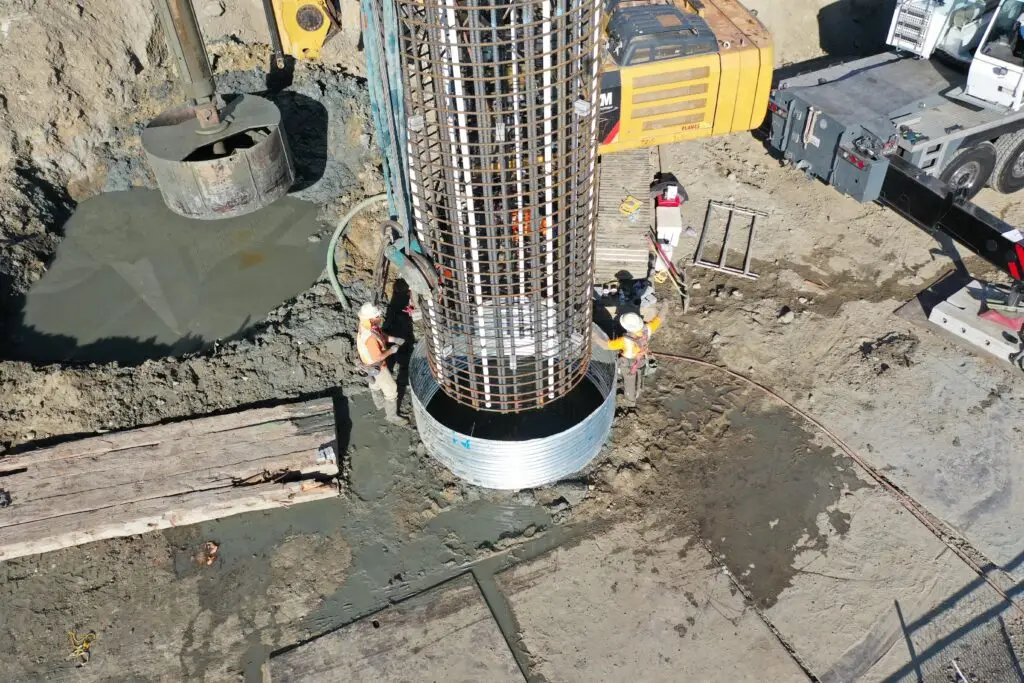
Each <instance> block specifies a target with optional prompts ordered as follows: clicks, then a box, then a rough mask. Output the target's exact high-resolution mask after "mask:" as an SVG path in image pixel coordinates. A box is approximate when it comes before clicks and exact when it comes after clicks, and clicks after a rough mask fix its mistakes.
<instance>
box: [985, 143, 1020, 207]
mask: <svg viewBox="0 0 1024 683" xmlns="http://www.w3.org/2000/svg"><path fill="white" fill-rule="evenodd" d="M989 185H991V186H992V189H994V190H995V191H996V192H1002V193H1003V194H1010V193H1011V192H1016V191H1017V190H1019V189H1021V188H1024V130H1018V131H1017V132H1016V133H1008V134H1006V135H1003V136H1002V137H1000V138H999V139H998V140H996V167H995V169H994V170H993V171H992V177H991V178H990V179H989Z"/></svg>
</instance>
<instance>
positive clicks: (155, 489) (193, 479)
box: [0, 446, 338, 533]
mask: <svg viewBox="0 0 1024 683" xmlns="http://www.w3.org/2000/svg"><path fill="white" fill-rule="evenodd" d="M316 448H317V446H313V447H312V448H306V449H303V450H301V451H298V452H291V453H285V454H279V455H274V456H271V457H268V458H262V459H259V460H249V461H246V462H244V463H241V464H238V463H231V464H229V465H226V466H223V467H220V466H218V467H214V468H209V469H205V470H199V471H197V472H186V473H181V474H175V475H172V476H169V477H156V478H153V479H145V480H139V481H137V482H135V483H134V484H129V485H127V486H124V485H120V484H119V485H114V486H98V487H95V488H88V489H84V490H80V491H75V492H73V493H68V494H65V495H59V494H58V495H53V496H49V497H44V498H36V499H29V500H25V499H24V494H21V495H19V496H18V498H17V500H16V502H17V504H16V505H11V506H10V507H8V508H6V509H4V510H0V529H4V528H7V527H14V526H18V525H20V524H27V523H29V522H34V521H37V520H43V519H50V518H53V517H64V516H66V515H73V514H75V513H80V512H88V511H90V510H101V509H103V508H107V507H112V506H113V505H115V504H125V503H137V502H139V501H143V500H150V499H159V498H165V497H167V496H173V495H176V494H179V493H181V492H183V491H208V490H210V489H218V488H230V487H231V486H232V485H233V483H232V482H234V481H235V480H236V479H242V480H244V479H247V478H249V477H254V476H256V475H260V474H261V473H262V472H264V471H267V472H271V473H274V472H280V471H281V470H282V469H286V470H288V471H289V472H302V473H307V474H308V473H312V472H317V473H320V474H323V475H326V476H331V477H334V476H337V475H338V467H337V465H334V464H331V465H329V466H324V465H317V463H316ZM12 495H13V494H12ZM0 533H2V532H0Z"/></svg>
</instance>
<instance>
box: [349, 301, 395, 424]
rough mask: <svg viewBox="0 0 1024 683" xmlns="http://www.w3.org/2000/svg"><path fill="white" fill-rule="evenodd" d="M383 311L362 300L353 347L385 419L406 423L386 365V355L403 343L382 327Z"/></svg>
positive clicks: (375, 402)
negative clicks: (399, 408) (399, 409)
mask: <svg viewBox="0 0 1024 683" xmlns="http://www.w3.org/2000/svg"><path fill="white" fill-rule="evenodd" d="M383 317H384V314H383V312H382V311H381V310H380V308H378V307H377V306H376V305H375V304H372V303H365V304H363V305H362V306H361V307H360V308H359V330H358V331H357V332H356V350H357V351H359V359H360V360H361V361H362V362H363V371H364V372H365V373H366V376H367V382H368V384H369V385H370V395H371V396H372V397H373V402H374V405H376V406H377V407H378V408H381V407H383V408H384V414H385V415H386V416H387V420H388V422H390V423H391V424H394V425H405V424H408V421H407V420H406V419H405V418H404V417H401V416H400V415H399V414H398V385H397V384H396V383H395V378H394V376H393V375H392V374H391V370H390V369H389V368H388V358H390V357H391V356H393V355H395V354H396V353H397V352H398V349H399V348H400V347H401V346H402V344H404V343H405V340H404V339H401V338H400V337H392V336H390V335H388V334H386V333H385V332H384V331H383V330H382V329H381V327H380V326H381V323H382V320H383Z"/></svg>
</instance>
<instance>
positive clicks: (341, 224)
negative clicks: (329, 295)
mask: <svg viewBox="0 0 1024 683" xmlns="http://www.w3.org/2000/svg"><path fill="white" fill-rule="evenodd" d="M387 198H388V195H387V193H386V192H384V193H381V194H375V195H373V196H371V197H367V198H366V199H363V200H362V201H360V202H359V203H358V204H356V205H355V206H353V207H352V208H351V209H349V210H348V213H346V214H345V215H344V216H342V217H341V220H340V221H338V227H336V228H335V229H334V234H333V235H331V242H330V244H328V245H327V267H326V270H327V279H329V280H330V281H331V289H333V290H334V296H336V297H338V301H339V302H340V303H341V307H342V308H348V298H346V296H345V293H344V292H342V291H341V283H339V282H338V270H337V266H336V265H335V262H334V253H335V251H337V249H338V242H339V241H340V240H341V237H342V235H344V234H345V231H347V230H348V224H349V223H350V222H351V221H352V219H353V218H355V217H356V214H358V213H359V212H360V211H362V210H363V209H365V208H366V207H368V206H371V205H373V204H376V203H377V202H383V201H387Z"/></svg>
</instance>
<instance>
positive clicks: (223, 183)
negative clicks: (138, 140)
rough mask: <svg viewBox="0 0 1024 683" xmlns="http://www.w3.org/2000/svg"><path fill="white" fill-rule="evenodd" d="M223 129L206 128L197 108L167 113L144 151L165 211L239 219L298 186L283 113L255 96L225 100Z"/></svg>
mask: <svg viewBox="0 0 1024 683" xmlns="http://www.w3.org/2000/svg"><path fill="white" fill-rule="evenodd" d="M220 116H221V123H220V124H218V125H214V126H211V127H208V128H203V127H201V126H200V124H199V120H198V119H197V118H196V116H195V109H194V108H192V107H179V108H176V109H171V110H169V111H166V112H163V113H162V114H160V115H159V116H157V117H156V118H155V119H153V120H152V121H151V122H150V123H149V125H148V126H147V127H146V128H145V129H144V130H143V131H142V147H143V149H144V150H145V152H146V156H147V158H148V160H149V165H150V168H151V169H152V170H153V174H154V175H155V176H156V182H157V185H158V186H159V188H160V193H161V194H162V195H163V198H164V203H165V204H167V208H169V209H170V210H171V211H173V212H174V213H176V214H178V215H180V216H185V217H187V218H196V219H200V220H215V219H219V218H231V217H233V216H241V215H244V214H247V213H252V212H253V211H258V210H259V209H261V208H263V207H264V206H267V205H268V204H271V203H272V202H274V201H276V200H277V199H280V198H281V197H283V196H284V195H286V194H288V190H289V189H291V186H292V183H294V182H295V170H294V167H293V164H292V159H291V153H290V152H289V149H288V142H287V140H286V139H285V135H284V130H283V129H282V128H281V112H280V111H279V110H278V108H277V107H276V106H275V105H274V104H273V103H272V102H270V101H269V100H266V99H264V98H262V97H258V96H256V95H233V96H229V97H227V98H225V104H224V106H223V107H221V109H220Z"/></svg>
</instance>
